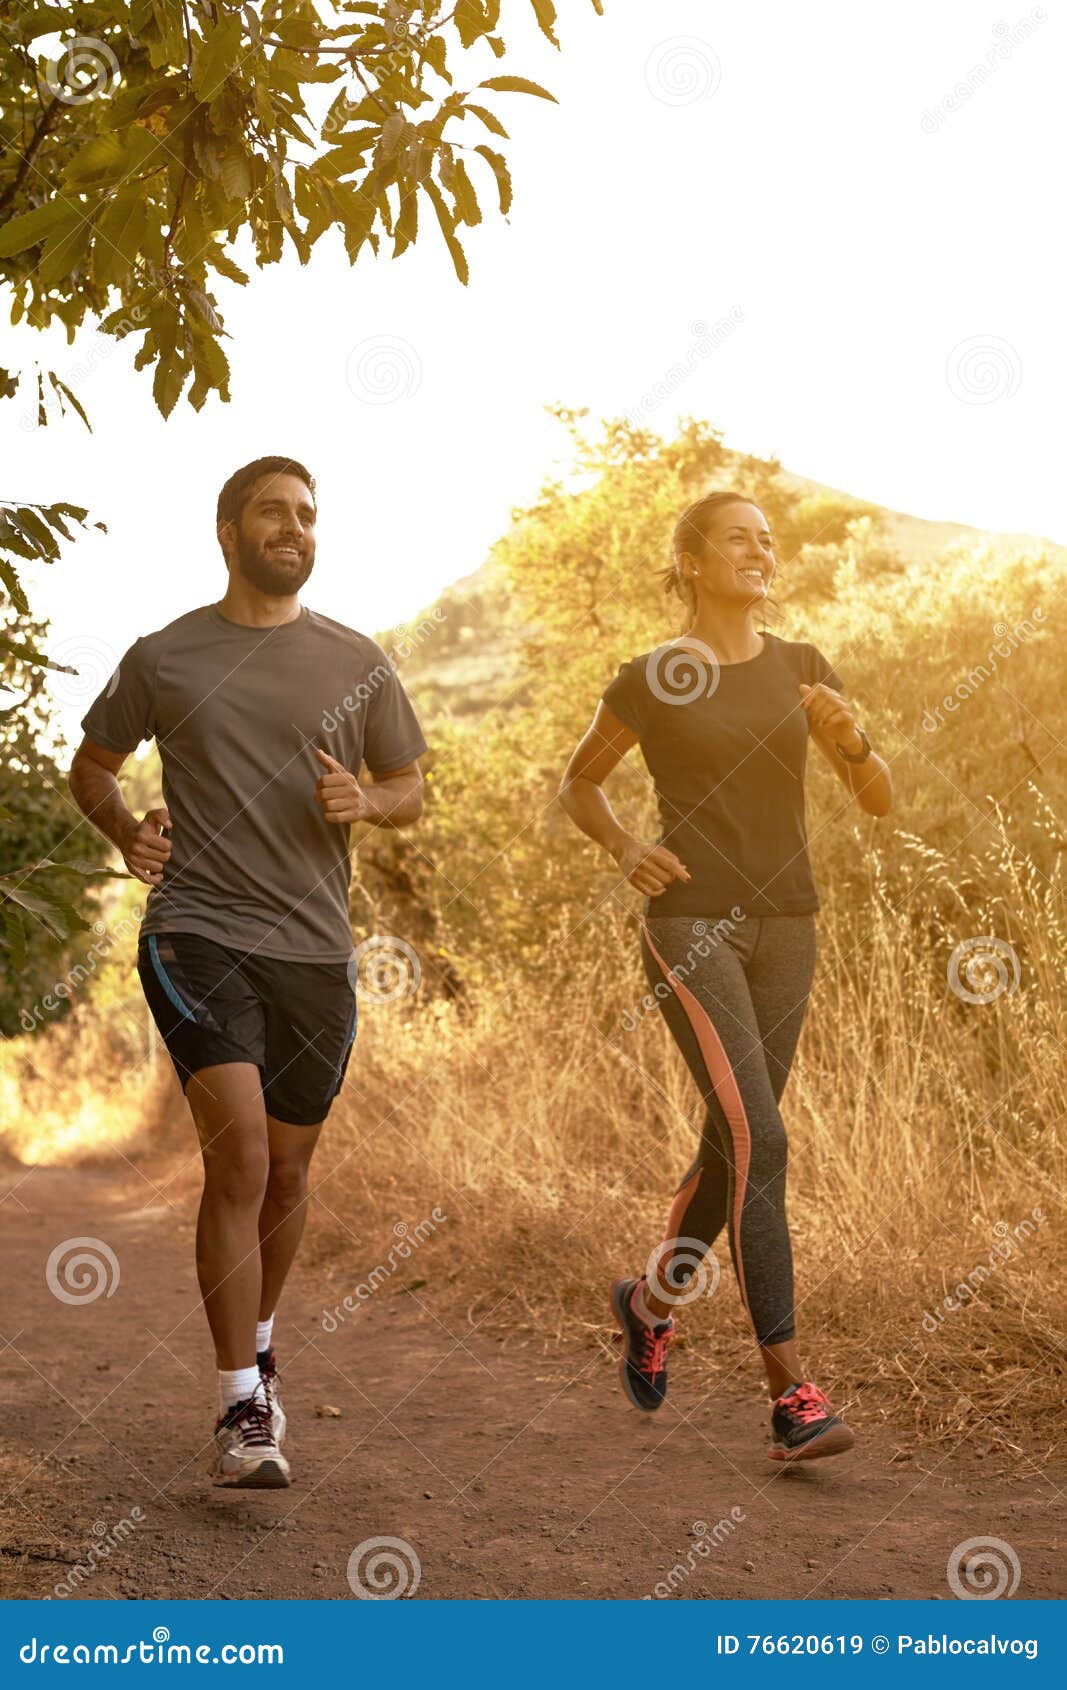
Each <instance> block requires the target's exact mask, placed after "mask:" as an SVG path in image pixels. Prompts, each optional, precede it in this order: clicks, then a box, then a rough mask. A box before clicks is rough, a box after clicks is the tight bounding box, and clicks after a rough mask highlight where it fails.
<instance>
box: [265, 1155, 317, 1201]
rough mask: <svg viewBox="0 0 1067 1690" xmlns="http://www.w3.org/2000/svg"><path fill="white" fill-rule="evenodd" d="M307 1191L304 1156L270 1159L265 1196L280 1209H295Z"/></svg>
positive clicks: (306, 1165)
mask: <svg viewBox="0 0 1067 1690" xmlns="http://www.w3.org/2000/svg"><path fill="white" fill-rule="evenodd" d="M307 1193H308V1163H307V1159H306V1158H305V1157H286V1158H285V1159H284V1161H272V1162H271V1164H270V1168H269V1171H268V1173H267V1196H268V1197H269V1198H270V1200H271V1202H273V1203H276V1204H277V1205H278V1207H279V1208H280V1209H295V1208H296V1206H297V1204H298V1203H302V1202H303V1201H304V1199H305V1197H306V1196H307Z"/></svg>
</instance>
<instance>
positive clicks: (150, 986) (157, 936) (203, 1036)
mask: <svg viewBox="0 0 1067 1690" xmlns="http://www.w3.org/2000/svg"><path fill="white" fill-rule="evenodd" d="M137 972H138V974H139V975H140V978H141V985H142V987H143V989H144V994H145V997H146V998H147V1000H148V1006H149V1008H150V1010H151V1011H152V1018H153V1020H154V1021H155V1024H156V1026H157V1027H158V1028H159V1031H160V1035H161V1037H162V1039H163V1041H164V1043H165V1044H166V1047H167V1050H168V1052H169V1054H170V1059H171V1061H172V1062H173V1064H174V1068H175V1072H176V1073H177V1075H178V1079H179V1080H180V1081H181V1086H182V1090H183V1091H184V1090H185V1088H186V1086H187V1084H188V1082H189V1079H190V1076H191V1075H193V1074H195V1073H196V1071H197V1069H198V1068H208V1067H212V1066H214V1065H215V1064H216V1063H219V1062H254V1063H255V1065H256V1066H257V1068H258V1069H259V1076H260V1082H261V1084H262V1087H263V1102H264V1105H265V1107H266V1111H267V1114H268V1115H272V1116H273V1117H274V1119H275V1120H277V1121H287V1122H290V1123H292V1124H293V1125H294V1126H312V1125H314V1124H315V1123H316V1122H318V1121H322V1120H324V1119H325V1118H326V1114H327V1111H328V1110H329V1108H330V1105H331V1103H332V1102H333V1100H334V1098H335V1097H336V1096H337V1093H338V1092H339V1091H340V1089H341V1082H342V1080H343V1079H344V1076H345V1070H346V1068H347V1067H348V1059H349V1056H350V1055H351V1052H352V1041H353V1039H354V1038H355V1036H356V997H355V992H354V990H353V982H352V981H351V980H350V979H349V969H348V964H347V963H344V962H291V961H289V960H288V959H286V958H281V957H264V956H258V955H257V954H256V953H255V952H252V953H248V954H246V953H244V952H242V951H239V950H234V949H233V948H232V947H230V946H228V945H219V944H216V942H215V941H214V939H205V938H203V937H202V936H201V935H200V934H199V933H152V934H149V935H146V936H144V937H142V938H141V939H140V941H139V943H138V946H137Z"/></svg>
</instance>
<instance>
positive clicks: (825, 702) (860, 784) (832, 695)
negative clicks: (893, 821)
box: [799, 681, 893, 816]
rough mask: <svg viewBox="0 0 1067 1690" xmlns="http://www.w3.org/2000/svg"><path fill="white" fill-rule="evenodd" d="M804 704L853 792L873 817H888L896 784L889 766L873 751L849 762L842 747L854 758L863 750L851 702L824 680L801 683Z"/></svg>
mask: <svg viewBox="0 0 1067 1690" xmlns="http://www.w3.org/2000/svg"><path fill="white" fill-rule="evenodd" d="M799 690H800V702H801V704H802V705H803V707H804V709H805V710H806V711H807V713H808V727H809V729H810V731H811V737H812V739H813V740H814V741H815V743H816V745H817V746H818V747H819V750H820V751H821V752H822V754H823V756H824V757H825V758H826V761H827V762H828V763H829V764H830V766H831V768H832V769H833V770H834V773H835V774H836V775H837V776H838V778H839V779H840V780H841V782H842V784H843V785H844V786H846V787H847V788H848V791H849V793H850V794H851V796H852V797H853V798H855V800H856V802H857V803H858V804H859V806H860V809H861V810H866V812H867V814H868V815H869V816H887V815H888V814H889V812H890V810H891V809H892V807H893V782H892V779H891V777H890V773H889V764H888V763H887V762H886V761H885V759H884V758H882V757H879V755H878V753H877V751H874V750H872V751H871V752H870V754H869V755H868V756H867V757H865V758H864V759H863V762H862V763H849V762H848V761H847V760H846V759H845V758H844V757H842V755H841V753H840V751H839V750H838V749H837V748H838V746H839V745H840V746H843V747H844V749H845V750H846V751H848V752H851V753H852V754H853V755H854V756H855V755H858V753H859V752H861V751H862V750H863V740H862V738H861V737H860V730H859V728H858V727H857V725H856V714H855V711H854V709H853V706H852V702H851V700H850V699H847V698H846V697H845V696H844V694H843V693H840V692H837V691H836V690H835V689H834V688H833V687H828V686H827V685H826V684H825V683H824V682H822V681H820V682H819V683H818V685H817V686H813V687H809V686H805V684H804V682H803V681H801V682H800V688H799Z"/></svg>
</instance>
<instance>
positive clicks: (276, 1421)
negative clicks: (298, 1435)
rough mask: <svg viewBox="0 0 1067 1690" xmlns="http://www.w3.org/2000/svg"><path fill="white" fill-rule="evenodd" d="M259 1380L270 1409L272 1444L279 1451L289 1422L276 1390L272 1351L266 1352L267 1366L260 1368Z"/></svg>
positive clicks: (276, 1366)
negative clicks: (274, 1444) (273, 1443)
mask: <svg viewBox="0 0 1067 1690" xmlns="http://www.w3.org/2000/svg"><path fill="white" fill-rule="evenodd" d="M259 1378H260V1383H261V1384H262V1386H263V1394H264V1396H265V1397H266V1399H267V1406H268V1408H269V1409H270V1415H271V1420H270V1424H271V1431H272V1432H273V1433H274V1442H275V1443H276V1444H277V1445H278V1448H279V1449H280V1448H281V1446H282V1444H283V1443H284V1442H285V1428H286V1426H287V1425H288V1424H289V1422H288V1421H287V1420H286V1418H285V1410H284V1408H283V1407H282V1398H281V1392H280V1391H279V1389H278V1364H277V1362H276V1361H275V1359H274V1351H273V1350H268V1352H267V1365H266V1367H261V1368H260V1370H259Z"/></svg>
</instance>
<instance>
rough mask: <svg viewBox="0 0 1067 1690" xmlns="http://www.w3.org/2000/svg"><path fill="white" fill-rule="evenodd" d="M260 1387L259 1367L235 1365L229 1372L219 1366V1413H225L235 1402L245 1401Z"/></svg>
mask: <svg viewBox="0 0 1067 1690" xmlns="http://www.w3.org/2000/svg"><path fill="white" fill-rule="evenodd" d="M258 1389H259V1368H258V1367H235V1368H232V1369H231V1370H230V1371H229V1372H227V1371H226V1369H225V1368H222V1367H220V1368H219V1413H220V1414H225V1412H226V1410H227V1409H228V1408H232V1407H233V1405H234V1403H235V1402H245V1401H246V1400H247V1398H248V1397H251V1396H254V1395H255V1393H256V1391H257V1390H258Z"/></svg>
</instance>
